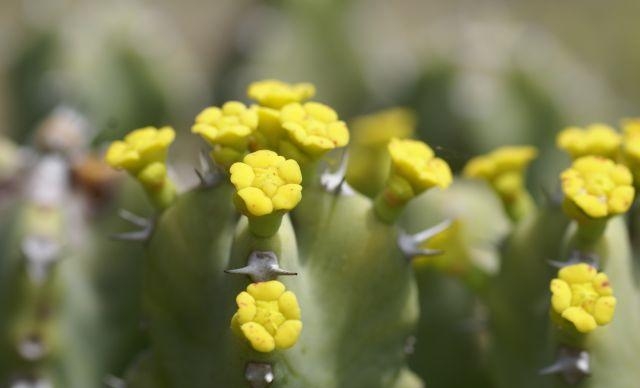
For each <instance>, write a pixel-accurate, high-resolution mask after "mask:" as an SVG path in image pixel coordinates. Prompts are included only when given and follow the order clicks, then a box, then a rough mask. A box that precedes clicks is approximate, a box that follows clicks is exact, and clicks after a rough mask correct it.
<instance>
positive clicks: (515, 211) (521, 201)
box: [502, 190, 536, 223]
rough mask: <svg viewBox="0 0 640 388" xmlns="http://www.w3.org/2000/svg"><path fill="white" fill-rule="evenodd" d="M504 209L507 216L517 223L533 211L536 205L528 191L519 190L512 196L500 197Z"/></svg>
mask: <svg viewBox="0 0 640 388" xmlns="http://www.w3.org/2000/svg"><path fill="white" fill-rule="evenodd" d="M502 204H503V206H504V209H505V211H506V213H507V215H508V216H509V218H510V219H511V220H512V221H513V222H515V223H517V222H519V221H521V220H522V219H523V218H525V217H526V216H528V215H529V214H531V213H532V212H534V211H535V209H536V205H535V203H534V202H533V198H531V194H529V192H528V191H526V190H523V191H521V192H519V193H518V194H517V195H516V196H515V197H514V198H509V199H504V198H503V199H502Z"/></svg>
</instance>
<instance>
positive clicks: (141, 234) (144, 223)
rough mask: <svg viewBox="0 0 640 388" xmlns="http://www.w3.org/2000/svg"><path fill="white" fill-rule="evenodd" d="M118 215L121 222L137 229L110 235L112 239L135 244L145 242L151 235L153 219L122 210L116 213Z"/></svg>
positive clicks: (153, 225) (153, 224)
mask: <svg viewBox="0 0 640 388" xmlns="http://www.w3.org/2000/svg"><path fill="white" fill-rule="evenodd" d="M118 215H119V216H120V218H122V219H123V220H125V221H127V222H129V223H130V224H132V225H133V226H136V227H138V229H137V230H132V231H130V232H124V233H116V234H112V235H111V238H112V239H114V240H122V241H136V242H147V241H148V240H149V238H150V237H151V234H152V233H153V228H154V227H155V220H154V219H153V218H145V217H140V216H138V215H136V214H133V213H132V212H130V211H128V210H124V209H120V210H119V211H118Z"/></svg>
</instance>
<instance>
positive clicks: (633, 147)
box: [622, 119, 640, 185]
mask: <svg viewBox="0 0 640 388" xmlns="http://www.w3.org/2000/svg"><path fill="white" fill-rule="evenodd" d="M622 131H623V137H622V159H623V161H624V163H625V165H627V166H628V167H629V169H630V170H631V171H632V172H633V175H634V176H633V178H634V181H635V182H636V185H637V184H638V183H639V181H640V119H627V120H623V121H622Z"/></svg>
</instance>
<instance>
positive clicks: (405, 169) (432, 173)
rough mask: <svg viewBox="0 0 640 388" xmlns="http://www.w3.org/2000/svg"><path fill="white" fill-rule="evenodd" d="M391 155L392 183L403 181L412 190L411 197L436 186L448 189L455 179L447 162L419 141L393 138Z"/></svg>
mask: <svg viewBox="0 0 640 388" xmlns="http://www.w3.org/2000/svg"><path fill="white" fill-rule="evenodd" d="M388 150H389V154H390V155H391V178H390V181H392V182H393V181H394V180H395V181H396V182H398V181H397V180H398V179H401V180H402V181H403V182H406V185H407V187H408V188H409V187H410V189H411V195H410V196H411V197H413V196H416V195H418V194H420V193H422V192H423V191H425V190H427V189H430V188H432V187H434V186H438V187H440V188H447V187H449V185H450V184H451V182H452V180H453V177H452V175H451V169H450V168H449V165H448V164H447V162H445V161H444V160H442V159H440V158H436V157H435V154H434V153H433V150H432V149H431V148H430V147H429V146H428V145H427V144H425V143H424V142H421V141H418V140H410V139H405V140H400V139H396V138H393V139H391V141H390V142H389V145H388Z"/></svg>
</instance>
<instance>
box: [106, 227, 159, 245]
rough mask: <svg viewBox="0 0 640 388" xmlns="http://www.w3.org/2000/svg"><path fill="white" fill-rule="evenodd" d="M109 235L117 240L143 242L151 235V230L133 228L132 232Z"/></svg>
mask: <svg viewBox="0 0 640 388" xmlns="http://www.w3.org/2000/svg"><path fill="white" fill-rule="evenodd" d="M109 237H110V238H112V239H114V240H119V241H132V242H145V241H148V240H149V238H150V237H151V230H150V229H143V230H134V231H132V232H124V233H116V234H112V235H110V236H109Z"/></svg>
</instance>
